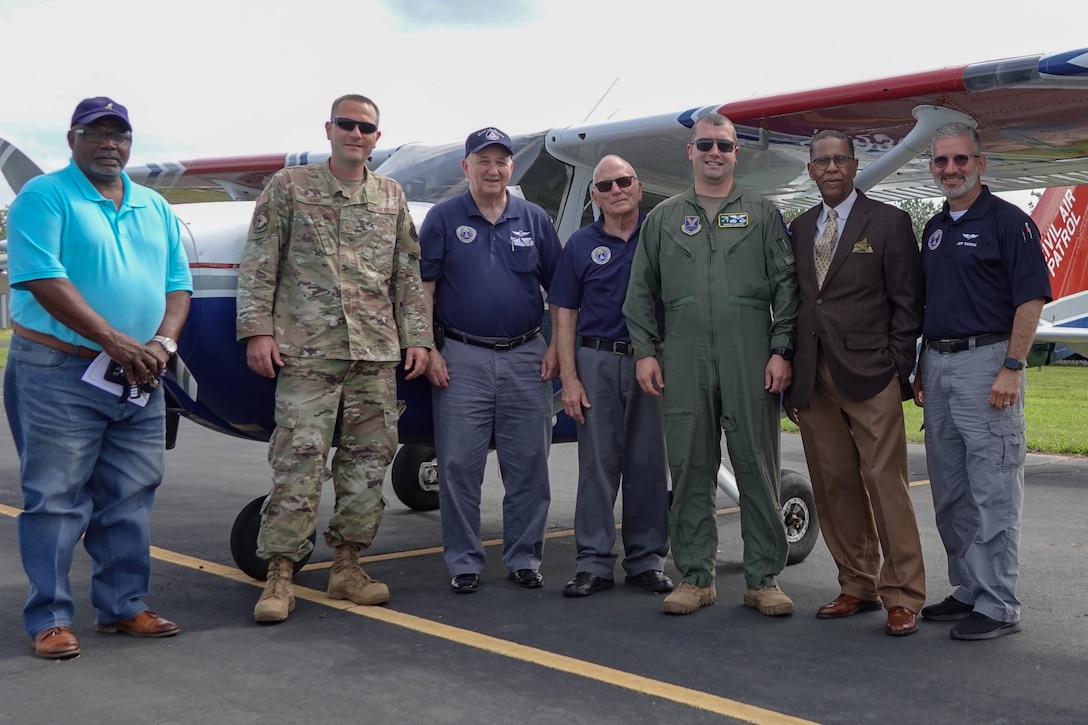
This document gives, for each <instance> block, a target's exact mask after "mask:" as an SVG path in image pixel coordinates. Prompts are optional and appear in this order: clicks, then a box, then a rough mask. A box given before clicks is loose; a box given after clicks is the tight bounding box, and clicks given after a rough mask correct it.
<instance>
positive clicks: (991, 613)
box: [922, 342, 1027, 622]
mask: <svg viewBox="0 0 1088 725" xmlns="http://www.w3.org/2000/svg"><path fill="white" fill-rule="evenodd" d="M1007 350H1008V343H1007V342H1001V343H997V344H994V345H985V346H983V347H979V348H976V349H974V350H964V351H962V352H954V353H943V354H942V353H939V352H935V351H933V350H930V349H928V348H927V349H926V350H925V351H924V352H923V357H922V374H923V377H922V383H923V389H924V393H925V428H926V465H927V466H928V468H929V480H930V490H931V492H932V493H933V508H934V512H935V516H936V520H937V530H938V531H939V532H940V534H941V541H943V542H944V548H945V553H946V554H947V556H948V581H949V583H950V584H952V585H953V586H955V587H956V590H955V591H954V592H953V593H952V595H953V596H954V597H955V598H956V599H958V600H960V601H961V602H964V603H967V604H972V603H973V604H974V606H975V611H976V612H978V613H980V614H984V615H986V616H987V617H990V618H991V619H996V620H999V621H1002V622H1016V621H1019V619H1020V600H1019V599H1017V598H1016V579H1017V576H1018V574H1019V571H1020V563H1019V553H1020V514H1021V511H1022V509H1023V504H1024V456H1025V453H1026V448H1027V446H1026V441H1025V435H1024V389H1025V386H1024V384H1023V381H1021V385H1020V396H1019V398H1018V399H1017V402H1016V405H1013V406H1010V407H1008V408H1005V409H998V408H994V407H992V406H991V405H990V404H989V402H988V399H989V396H990V387H991V386H992V385H993V382H994V378H996V377H997V374H998V372H999V371H1000V370H1001V366H1002V364H1003V362H1004V360H1005V355H1006V351H1007Z"/></svg>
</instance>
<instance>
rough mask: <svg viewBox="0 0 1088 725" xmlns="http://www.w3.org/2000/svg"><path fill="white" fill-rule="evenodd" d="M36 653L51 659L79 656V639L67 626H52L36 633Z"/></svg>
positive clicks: (66, 658)
mask: <svg viewBox="0 0 1088 725" xmlns="http://www.w3.org/2000/svg"><path fill="white" fill-rule="evenodd" d="M34 654H36V655H38V656H39V657H45V658H46V659H49V660H68V659H71V658H73V657H79V640H78V639H76V636H75V635H74V634H72V630H70V629H68V628H67V627H50V628H49V629H46V630H43V631H41V632H38V633H37V634H36V635H34Z"/></svg>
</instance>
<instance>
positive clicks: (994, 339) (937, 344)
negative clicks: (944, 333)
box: [926, 335, 1009, 352]
mask: <svg viewBox="0 0 1088 725" xmlns="http://www.w3.org/2000/svg"><path fill="white" fill-rule="evenodd" d="M1008 339H1009V336H1008V335H976V336H975V337H963V338H960V339H959V340H947V339H946V340H926V347H928V348H929V349H930V350H936V351H937V352H963V351H964V350H971V349H972V348H975V347H982V346H984V345H993V344H995V343H998V342H1004V341H1005V340H1008Z"/></svg>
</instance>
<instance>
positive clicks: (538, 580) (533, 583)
mask: <svg viewBox="0 0 1088 725" xmlns="http://www.w3.org/2000/svg"><path fill="white" fill-rule="evenodd" d="M510 581H512V582H514V583H515V584H517V585H518V586H519V587H525V588H526V589H539V588H540V587H542V586H544V577H542V576H540V572H539V571H537V570H536V569H518V570H517V571H512V572H510Z"/></svg>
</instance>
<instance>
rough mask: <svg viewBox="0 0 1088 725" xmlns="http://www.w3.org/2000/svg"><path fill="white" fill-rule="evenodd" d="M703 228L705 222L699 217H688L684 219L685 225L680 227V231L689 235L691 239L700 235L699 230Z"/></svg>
mask: <svg viewBox="0 0 1088 725" xmlns="http://www.w3.org/2000/svg"><path fill="white" fill-rule="evenodd" d="M702 228H703V220H702V219H701V218H700V217H698V216H686V217H684V225H683V226H682V227H680V231H682V232H683V233H684V234H687V235H688V236H689V237H693V236H695V235H696V234H698V233H699V230H701V229H702Z"/></svg>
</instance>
